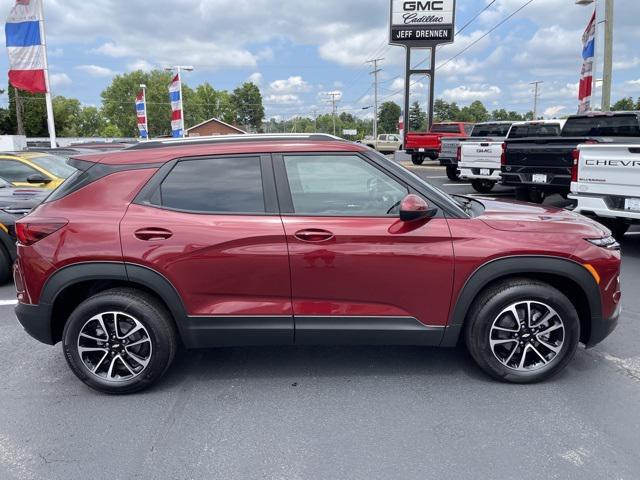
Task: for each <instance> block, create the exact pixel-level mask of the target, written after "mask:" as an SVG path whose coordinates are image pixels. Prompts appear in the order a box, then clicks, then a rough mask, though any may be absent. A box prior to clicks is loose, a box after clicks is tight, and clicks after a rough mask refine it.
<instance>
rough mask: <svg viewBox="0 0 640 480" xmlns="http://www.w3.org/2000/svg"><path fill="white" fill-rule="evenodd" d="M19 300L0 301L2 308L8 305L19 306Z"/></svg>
mask: <svg viewBox="0 0 640 480" xmlns="http://www.w3.org/2000/svg"><path fill="white" fill-rule="evenodd" d="M17 304H18V300H0V307H2V306H7V305H17Z"/></svg>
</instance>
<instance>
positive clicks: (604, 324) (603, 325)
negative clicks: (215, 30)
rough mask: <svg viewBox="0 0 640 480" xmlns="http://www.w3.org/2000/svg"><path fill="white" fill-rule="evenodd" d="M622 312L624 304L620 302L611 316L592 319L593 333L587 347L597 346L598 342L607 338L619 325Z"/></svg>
mask: <svg viewBox="0 0 640 480" xmlns="http://www.w3.org/2000/svg"><path fill="white" fill-rule="evenodd" d="M621 313H622V304H621V303H619V304H618V306H617V307H616V310H615V312H613V315H611V317H609V318H606V319H599V320H595V321H594V320H592V321H591V334H590V335H589V340H588V341H587V343H586V345H585V346H586V347H587V348H591V347H595V346H596V345H597V344H599V343H600V342H602V341H603V340H604V339H605V338H607V337H608V336H609V335H611V333H612V332H613V331H614V330H615V329H616V327H617V326H618V320H619V319H620V314H621Z"/></svg>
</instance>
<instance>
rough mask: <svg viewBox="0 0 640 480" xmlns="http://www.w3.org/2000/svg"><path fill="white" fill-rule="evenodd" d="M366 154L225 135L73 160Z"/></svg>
mask: <svg viewBox="0 0 640 480" xmlns="http://www.w3.org/2000/svg"><path fill="white" fill-rule="evenodd" d="M222 137H224V138H222ZM366 151H369V148H368V147H365V146H363V145H360V144H356V143H353V142H348V141H346V140H342V139H340V138H338V137H333V136H331V135H316V134H312V135H237V136H236V135H225V136H217V137H193V138H187V139H177V140H174V139H167V140H156V141H149V142H143V143H140V144H137V145H134V146H133V147H129V148H126V149H124V150H120V151H116V152H105V153H102V154H99V153H95V154H92V155H74V156H73V158H74V159H76V160H85V161H90V162H96V163H103V164H109V165H127V164H148V163H166V162H169V161H171V160H174V159H176V158H185V157H205V156H211V155H242V154H269V153H276V154H277V153H296V152H299V153H310V152H366Z"/></svg>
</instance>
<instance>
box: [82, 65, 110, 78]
mask: <svg viewBox="0 0 640 480" xmlns="http://www.w3.org/2000/svg"><path fill="white" fill-rule="evenodd" d="M76 69H77V70H81V71H83V72H85V73H88V74H89V75H91V76H92V77H112V76H113V75H115V74H116V72H114V71H113V70H111V69H110V68H106V67H101V66H99V65H78V66H77V67H76Z"/></svg>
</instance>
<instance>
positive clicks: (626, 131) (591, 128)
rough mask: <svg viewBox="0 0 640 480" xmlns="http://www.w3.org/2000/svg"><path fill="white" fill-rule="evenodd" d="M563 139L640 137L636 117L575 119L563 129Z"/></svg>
mask: <svg viewBox="0 0 640 480" xmlns="http://www.w3.org/2000/svg"><path fill="white" fill-rule="evenodd" d="M562 136H563V137H640V124H639V123H638V118H637V117H636V116H635V115H616V116H608V115H599V116H595V117H573V118H570V119H569V120H567V123H566V124H565V126H564V128H563V129H562Z"/></svg>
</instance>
